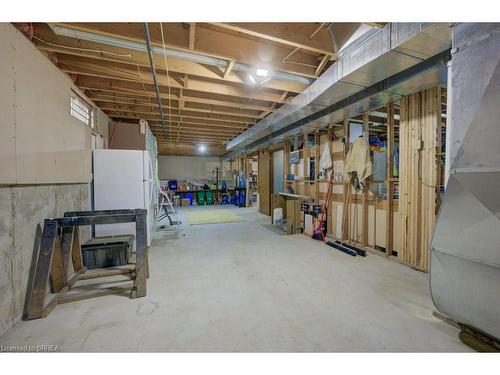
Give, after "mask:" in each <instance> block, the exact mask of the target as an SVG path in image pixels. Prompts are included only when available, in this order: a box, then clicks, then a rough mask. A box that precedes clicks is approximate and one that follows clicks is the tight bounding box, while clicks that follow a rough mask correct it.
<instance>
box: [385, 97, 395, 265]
mask: <svg viewBox="0 0 500 375" xmlns="http://www.w3.org/2000/svg"><path fill="white" fill-rule="evenodd" d="M386 110H387V146H386V181H385V183H386V186H387V209H386V211H385V214H386V216H385V236H386V237H385V255H386V256H391V255H392V251H393V248H394V234H393V233H394V229H393V228H394V207H393V195H394V181H393V180H392V169H393V159H392V153H393V145H394V103H393V102H392V100H391V101H389V103H387V107H386Z"/></svg>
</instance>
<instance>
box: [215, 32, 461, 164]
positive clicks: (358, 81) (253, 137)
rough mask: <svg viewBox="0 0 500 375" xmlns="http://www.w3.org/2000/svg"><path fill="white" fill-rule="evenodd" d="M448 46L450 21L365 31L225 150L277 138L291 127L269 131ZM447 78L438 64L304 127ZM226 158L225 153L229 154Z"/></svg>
mask: <svg viewBox="0 0 500 375" xmlns="http://www.w3.org/2000/svg"><path fill="white" fill-rule="evenodd" d="M450 45H451V38H450V29H449V25H448V24H444V23H438V24H432V23H391V24H388V25H386V26H385V27H384V28H383V29H372V30H369V31H368V32H366V33H365V34H364V35H362V36H361V37H360V38H359V39H358V40H356V41H354V42H352V43H351V44H350V45H349V46H347V47H346V48H344V49H343V50H342V51H341V52H342V53H341V54H340V56H339V59H338V60H337V61H336V62H335V63H334V64H333V65H332V66H330V68H328V69H327V70H326V71H325V72H324V73H323V74H322V75H321V77H320V78H319V79H318V80H316V82H314V83H313V84H311V86H309V87H308V88H307V89H306V90H304V92H303V93H301V94H300V95H298V96H296V97H295V98H293V99H292V100H291V101H290V102H289V103H287V104H285V105H283V106H282V107H281V108H280V109H279V110H278V111H276V112H274V113H272V114H270V115H269V116H267V117H266V118H265V119H263V120H261V121H259V122H258V123H256V124H255V125H254V126H252V127H251V128H250V129H248V130H246V131H245V132H244V133H242V134H240V135H239V136H238V137H236V138H234V139H233V140H231V141H229V142H228V143H227V145H226V149H227V150H229V151H231V153H230V154H228V155H229V156H230V157H232V156H235V155H237V154H238V153H241V152H245V151H251V150H250V149H248V148H246V147H247V146H248V145H250V144H256V141H258V140H264V142H262V143H261V144H259V147H260V146H262V145H265V144H267V143H273V142H279V141H281V140H283V138H285V137H287V136H289V135H292V134H293V132H287V133H284V134H280V135H279V137H275V136H273V134H278V133H281V132H278V130H280V129H283V128H285V127H287V126H288V125H290V124H292V123H297V122H298V121H300V120H302V119H304V118H306V117H307V116H309V115H311V114H313V113H316V112H319V111H321V110H322V109H325V108H327V107H330V106H332V105H333V104H336V103H339V102H341V101H342V100H343V99H346V98H348V97H351V96H353V95H354V94H356V93H359V92H361V91H362V90H364V89H367V88H368V87H371V86H373V85H375V84H376V83H378V82H382V81H384V80H385V79H387V78H388V77H391V76H394V75H396V74H398V73H400V72H403V71H404V70H407V69H408V68H411V67H413V66H415V65H417V64H419V63H421V62H423V61H425V60H427V59H429V58H431V57H432V56H436V55H438V54H439V53H441V52H443V51H446V50H447V49H449V48H450ZM445 82H446V80H445V75H443V70H442V69H440V67H437V68H436V69H434V70H432V71H427V72H426V73H425V74H420V75H419V76H418V77H414V78H413V79H411V80H409V81H408V82H405V83H400V84H398V85H396V86H395V87H392V88H389V89H382V90H381V91H380V92H379V93H376V94H375V93H374V94H372V95H371V96H370V97H369V98H367V99H366V100H364V101H359V102H357V103H351V104H349V108H342V109H339V110H337V111H335V112H332V113H329V114H328V115H327V116H323V117H322V118H320V119H315V120H314V122H311V123H308V124H307V126H308V127H311V128H320V127H326V126H328V124H332V123H335V122H338V121H340V120H342V118H343V116H344V114H345V110H349V112H350V114H351V115H355V114H358V113H360V112H362V111H365V110H369V109H372V108H376V106H381V105H383V104H385V103H386V102H387V99H388V98H389V97H391V96H392V97H398V96H401V95H403V94H408V93H411V92H416V91H418V90H421V89H423V88H426V87H430V86H432V85H437V84H440V83H445ZM304 126H305V124H304ZM294 131H295V133H298V132H300V131H301V129H300V128H296V129H295V130H294ZM275 132H276V133H275ZM224 158H227V155H225V156H224Z"/></svg>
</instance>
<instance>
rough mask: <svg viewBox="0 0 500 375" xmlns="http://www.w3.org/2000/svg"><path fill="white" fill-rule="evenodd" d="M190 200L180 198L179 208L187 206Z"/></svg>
mask: <svg viewBox="0 0 500 375" xmlns="http://www.w3.org/2000/svg"><path fill="white" fill-rule="evenodd" d="M189 203H190V200H189V199H188V198H182V201H181V206H189Z"/></svg>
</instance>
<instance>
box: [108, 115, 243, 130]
mask: <svg viewBox="0 0 500 375" xmlns="http://www.w3.org/2000/svg"><path fill="white" fill-rule="evenodd" d="M105 113H106V114H107V115H108V116H110V117H114V118H122V119H132V120H140V119H145V120H148V121H160V116H151V115H143V116H141V115H135V114H125V115H123V114H121V113H120V112H114V111H105ZM167 122H168V121H167ZM172 122H182V123H186V124H193V125H212V126H217V125H220V126H224V125H225V124H224V123H222V124H221V123H208V122H206V121H200V122H197V121H195V120H184V119H183V118H182V117H178V118H175V119H174V118H172ZM240 129H245V127H244V126H242V127H241V128H240Z"/></svg>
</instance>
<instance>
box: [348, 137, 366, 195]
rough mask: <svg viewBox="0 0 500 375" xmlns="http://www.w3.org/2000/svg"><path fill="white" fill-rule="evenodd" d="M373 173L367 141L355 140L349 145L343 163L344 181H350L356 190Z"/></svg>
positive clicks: (362, 139)
mask: <svg viewBox="0 0 500 375" xmlns="http://www.w3.org/2000/svg"><path fill="white" fill-rule="evenodd" d="M372 173H373V164H372V161H371V158H370V144H369V143H368V139H366V138H363V137H360V138H357V139H356V140H355V141H354V142H353V144H352V145H351V149H350V150H349V152H348V153H347V156H346V158H345V162H344V180H346V181H351V183H352V184H353V185H354V187H355V188H356V190H361V189H360V185H362V184H363V181H364V180H366V178H367V177H368V176H370V175H371V174H372Z"/></svg>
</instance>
